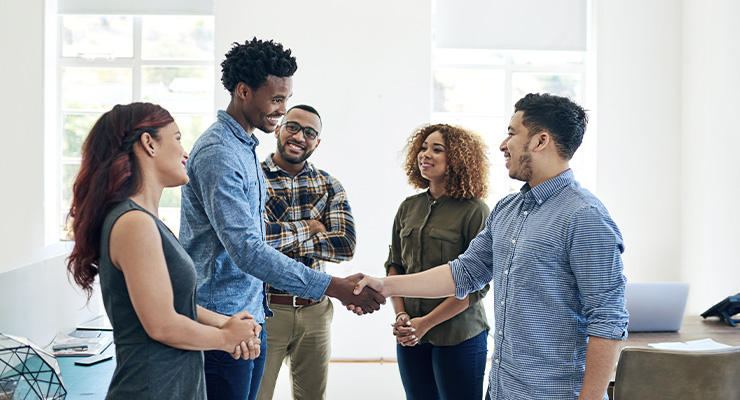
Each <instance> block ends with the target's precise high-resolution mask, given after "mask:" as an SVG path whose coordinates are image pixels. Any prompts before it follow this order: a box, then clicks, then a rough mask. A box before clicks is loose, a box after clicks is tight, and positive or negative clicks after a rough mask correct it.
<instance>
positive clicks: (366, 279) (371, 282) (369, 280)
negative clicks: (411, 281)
mask: <svg viewBox="0 0 740 400" xmlns="http://www.w3.org/2000/svg"><path fill="white" fill-rule="evenodd" d="M353 276H354V275H353ZM365 287H369V288H371V289H374V290H375V291H376V292H378V293H380V295H381V296H383V297H389V296H390V293H389V292H388V290H387V289H386V287H385V279H384V278H374V277H372V276H363V277H362V279H361V280H360V281H359V282H357V283H356V284H355V290H354V293H355V294H356V295H359V294H360V293H362V291H363V289H364V288H365Z"/></svg>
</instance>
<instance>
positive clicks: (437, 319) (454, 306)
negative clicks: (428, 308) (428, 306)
mask: <svg viewBox="0 0 740 400" xmlns="http://www.w3.org/2000/svg"><path fill="white" fill-rule="evenodd" d="M469 306H470V295H467V296H465V298H464V299H458V298H455V297H449V298H447V299H445V300H444V301H443V302H442V303H440V304H439V305H438V306H437V307H435V308H434V310H432V312H430V313H429V314H427V315H425V316H423V317H421V318H423V319H424V323H425V324H426V325H427V326H428V327H429V328H430V329H431V328H433V327H435V326H437V325H439V324H441V323H442V322H445V321H447V320H448V319H450V318H452V317H454V316H455V315H457V314H460V313H461V312H463V311H465V310H466V309H467V308H468V307H469Z"/></svg>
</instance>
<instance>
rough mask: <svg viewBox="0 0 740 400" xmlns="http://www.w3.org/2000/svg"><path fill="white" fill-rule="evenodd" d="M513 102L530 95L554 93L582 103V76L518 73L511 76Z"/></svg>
mask: <svg viewBox="0 0 740 400" xmlns="http://www.w3.org/2000/svg"><path fill="white" fill-rule="evenodd" d="M511 86H512V91H511V92H512V96H513V98H512V101H513V102H514V103H515V102H516V101H518V100H519V99H521V98H522V97H524V95H526V94H528V93H552V94H556V95H558V96H565V97H570V98H571V99H572V100H574V101H575V102H577V103H580V102H581V74H547V73H528V72H517V73H513V74H512V76H511Z"/></svg>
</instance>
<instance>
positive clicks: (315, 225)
mask: <svg viewBox="0 0 740 400" xmlns="http://www.w3.org/2000/svg"><path fill="white" fill-rule="evenodd" d="M306 222H308V232H309V235H310V236H313V235H315V234H317V233H320V232H326V225H324V223H323V222H321V221H319V220H317V219H309V220H307V221H306Z"/></svg>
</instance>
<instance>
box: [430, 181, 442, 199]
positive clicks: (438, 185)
mask: <svg viewBox="0 0 740 400" xmlns="http://www.w3.org/2000/svg"><path fill="white" fill-rule="evenodd" d="M429 194H430V195H431V196H432V198H433V199H438V198H440V197H441V196H443V195H444V194H445V189H444V183H443V182H432V181H429Z"/></svg>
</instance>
